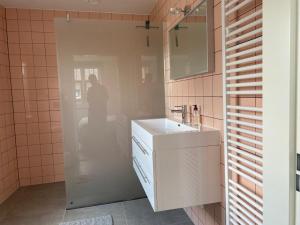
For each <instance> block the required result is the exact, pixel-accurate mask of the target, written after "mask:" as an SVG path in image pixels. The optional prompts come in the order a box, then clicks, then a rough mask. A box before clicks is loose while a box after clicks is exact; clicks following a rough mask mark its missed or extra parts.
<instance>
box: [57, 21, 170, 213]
mask: <svg viewBox="0 0 300 225" xmlns="http://www.w3.org/2000/svg"><path fill="white" fill-rule="evenodd" d="M137 25H138V23H135V22H121V21H97V20H95V21H94V20H72V21H71V22H69V23H68V22H66V21H65V20H64V19H57V20H56V21H55V27H56V33H57V45H58V61H59V74H60V75H59V79H60V87H61V102H62V114H63V130H64V149H65V177H66V178H65V179H66V190H67V207H68V208H76V207H82V206H89V205H95V204H103V203H108V202H115V201H122V200H129V199H134V198H140V197H143V196H144V192H143V190H142V188H141V186H140V184H139V181H138V179H137V177H136V175H135V173H134V172H133V169H132V164H131V128H130V121H131V120H132V119H139V118H158V117H162V116H164V85H163V67H162V62H163V60H162V33H161V29H159V30H154V31H151V32H150V33H149V35H151V46H147V45H145V31H143V30H139V29H136V26H137Z"/></svg>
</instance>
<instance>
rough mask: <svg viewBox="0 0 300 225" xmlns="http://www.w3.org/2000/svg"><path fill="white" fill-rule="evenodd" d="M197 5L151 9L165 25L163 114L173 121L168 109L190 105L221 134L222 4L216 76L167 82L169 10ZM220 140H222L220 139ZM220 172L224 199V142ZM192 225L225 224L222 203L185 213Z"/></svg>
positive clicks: (163, 3) (217, 17)
mask: <svg viewBox="0 0 300 225" xmlns="http://www.w3.org/2000/svg"><path fill="white" fill-rule="evenodd" d="M199 2H200V1H197V0H196V1H193V0H192V1H185V0H181V1H177V0H159V1H158V2H157V4H156V7H155V8H154V9H153V12H152V15H151V18H152V19H153V20H160V21H163V22H164V57H165V90H166V100H165V101H166V114H167V115H168V116H169V117H170V118H172V117H173V116H174V115H172V114H171V113H170V109H171V108H173V107H174V106H175V105H189V106H190V105H193V104H197V105H199V106H200V107H201V116H202V121H203V124H204V125H206V126H210V127H214V128H217V129H220V130H221V132H222V130H223V98H222V94H223V90H222V63H221V59H222V48H221V46H222V45H221V30H222V28H221V0H215V1H214V37H215V53H214V55H215V72H214V73H212V74H205V75H202V76H195V77H192V78H188V79H181V80H177V81H174V80H170V68H169V53H168V47H167V46H168V35H167V34H168V30H169V29H170V28H171V27H172V26H174V24H175V23H176V22H177V21H178V20H179V19H180V18H181V17H180V16H172V15H169V14H168V11H169V9H170V8H171V7H174V6H176V4H177V6H179V7H184V5H185V4H186V3H187V4H193V6H195V5H196V4H198V3H199ZM222 139H223V138H222ZM221 159H222V160H221V164H220V171H221V173H222V184H221V186H220V192H221V193H222V194H223V195H224V192H225V188H224V179H223V175H224V163H223V142H222V151H221ZM186 212H187V214H188V215H189V216H190V218H191V219H192V220H193V222H194V224H195V225H212V224H213V225H223V224H225V203H224V201H223V202H222V203H221V204H211V205H205V206H198V207H192V208H188V209H186Z"/></svg>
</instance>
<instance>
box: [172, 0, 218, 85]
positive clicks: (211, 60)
mask: <svg viewBox="0 0 300 225" xmlns="http://www.w3.org/2000/svg"><path fill="white" fill-rule="evenodd" d="M205 1H206V2H207V32H206V33H207V70H206V71H199V73H196V74H185V75H182V76H181V77H177V78H173V77H172V68H171V46H170V43H171V41H170V38H171V37H170V32H171V30H173V29H174V28H175V27H176V26H177V25H178V24H180V23H182V21H184V20H185V19H186V18H187V17H188V16H190V15H191V14H192V13H193V12H194V11H195V10H196V8H197V7H199V6H201V5H202V4H203V3H204V2H205ZM168 53H169V65H170V79H171V80H180V79H185V78H189V77H193V76H198V75H204V74H210V73H213V72H214V71H215V36H214V1H213V0H201V1H200V3H198V4H196V5H195V6H193V7H192V9H191V10H190V11H189V12H188V13H186V14H184V16H183V17H182V18H180V20H179V21H177V22H176V23H175V24H174V25H173V26H171V27H170V28H169V29H168Z"/></svg>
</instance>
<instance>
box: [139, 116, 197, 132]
mask: <svg viewBox="0 0 300 225" xmlns="http://www.w3.org/2000/svg"><path fill="white" fill-rule="evenodd" d="M134 122H136V123H137V124H139V125H140V126H142V127H143V128H145V129H146V130H147V131H149V132H150V133H151V134H153V135H162V134H172V133H178V132H188V131H189V132H191V131H197V130H198V129H196V128H193V127H190V126H187V125H184V124H181V123H177V122H175V121H173V120H169V119H167V118H162V119H148V120H136V121H134Z"/></svg>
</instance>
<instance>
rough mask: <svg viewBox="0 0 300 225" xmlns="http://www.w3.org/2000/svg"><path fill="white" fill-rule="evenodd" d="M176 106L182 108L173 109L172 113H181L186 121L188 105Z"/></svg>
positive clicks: (184, 121)
mask: <svg viewBox="0 0 300 225" xmlns="http://www.w3.org/2000/svg"><path fill="white" fill-rule="evenodd" d="M175 108H180V109H171V113H181V118H182V123H186V116H187V105H180V106H175Z"/></svg>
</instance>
